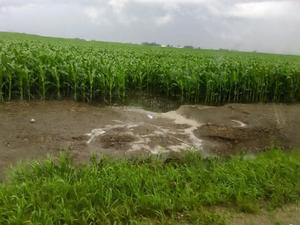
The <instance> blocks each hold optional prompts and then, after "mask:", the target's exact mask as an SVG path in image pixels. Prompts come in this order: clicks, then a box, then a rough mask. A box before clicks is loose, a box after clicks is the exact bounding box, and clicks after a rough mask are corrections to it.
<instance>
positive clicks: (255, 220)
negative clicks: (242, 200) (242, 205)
mask: <svg viewBox="0 0 300 225" xmlns="http://www.w3.org/2000/svg"><path fill="white" fill-rule="evenodd" d="M226 211H227V213H228V209H225V210H224V211H223V213H222V214H223V215H224V212H226ZM228 214H229V216H228V217H229V218H228V224H231V225H299V224H300V216H299V215H300V206H299V205H288V206H284V207H282V208H279V209H276V210H271V211H267V210H262V211H260V212H259V213H257V214H249V213H236V212H231V213H228Z"/></svg>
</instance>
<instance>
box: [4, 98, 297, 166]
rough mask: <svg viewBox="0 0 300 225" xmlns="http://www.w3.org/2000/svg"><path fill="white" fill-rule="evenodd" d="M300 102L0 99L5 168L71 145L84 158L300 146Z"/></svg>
mask: <svg viewBox="0 0 300 225" xmlns="http://www.w3.org/2000/svg"><path fill="white" fill-rule="evenodd" d="M299 127H300V105H299V104H298V105H283V104H277V105H276V104H249V105H246V104H230V105H225V106H220V107H211V106H201V105H191V106H189V105H185V106H181V107H179V108H178V109H177V110H175V111H169V112H165V113H157V112H151V111H147V110H144V109H141V108H136V107H107V106H106V107H104V106H91V105H87V104H83V103H77V102H72V101H49V102H30V103H25V102H22V103H20V102H11V103H3V104H1V105H0V169H1V170H2V169H5V168H7V167H8V166H9V165H13V164H15V163H16V162H18V161H19V160H29V159H39V158H44V157H45V156H46V155H47V154H54V155H55V154H58V153H59V152H60V151H62V150H68V151H69V152H70V153H71V155H72V156H73V157H74V159H76V160H78V161H83V160H88V159H89V158H90V156H91V155H93V154H105V155H113V156H116V157H140V156H149V155H153V154H171V153H180V152H182V151H186V150H190V149H193V150H195V151H199V152H200V153H201V154H203V155H204V156H210V155H228V154H234V153H238V152H240V151H244V152H251V153H252V152H254V153H256V152H259V151H263V150H264V149H266V148H267V147H269V146H272V145H276V146H281V147H284V148H300V129H299Z"/></svg>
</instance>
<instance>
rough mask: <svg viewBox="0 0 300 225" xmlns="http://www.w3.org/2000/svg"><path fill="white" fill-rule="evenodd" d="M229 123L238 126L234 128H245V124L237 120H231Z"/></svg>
mask: <svg viewBox="0 0 300 225" xmlns="http://www.w3.org/2000/svg"><path fill="white" fill-rule="evenodd" d="M231 121H232V122H234V123H237V124H238V126H235V127H247V124H245V123H243V122H242V121H239V120H231Z"/></svg>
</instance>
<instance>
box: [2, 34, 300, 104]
mask: <svg viewBox="0 0 300 225" xmlns="http://www.w3.org/2000/svg"><path fill="white" fill-rule="evenodd" d="M131 93H145V94H149V95H153V94H155V95H158V96H164V97H168V98H170V99H175V100H178V101H181V102H189V103H205V104H223V103H230V102H245V103H250V102H297V101H299V100H300V57H297V56H280V55H271V54H256V53H239V52H225V51H209V50H191V49H172V48H159V47H146V46H137V45H125V44H107V43H102V42H83V41H75V40H69V41H68V40H59V39H57V40H56V39H50V38H49V40H48V39H46V38H45V39H34V38H28V39H15V40H13V39H11V38H10V40H8V39H5V38H2V39H1V38H0V101H10V100H15V99H20V100H33V99H35V100H36V99H41V100H46V99H63V98H73V99H74V100H78V101H86V102H93V101H101V102H107V103H113V102H122V101H125V100H126V98H128V97H129V96H130V94H131Z"/></svg>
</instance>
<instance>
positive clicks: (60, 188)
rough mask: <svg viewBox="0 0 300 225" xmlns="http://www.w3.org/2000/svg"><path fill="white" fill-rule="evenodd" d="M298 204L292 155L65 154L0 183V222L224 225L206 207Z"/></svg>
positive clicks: (299, 186)
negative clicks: (80, 161)
mask: <svg viewBox="0 0 300 225" xmlns="http://www.w3.org/2000/svg"><path fill="white" fill-rule="evenodd" d="M299 200H300V153H299V152H291V153H284V152H283V151H281V150H276V149H273V150H271V151H269V152H266V153H262V154H259V155H257V157H256V158H255V159H252V160H246V159H245V158H244V157H243V156H234V157H231V158H227V159H224V158H214V159H202V158H201V157H200V156H199V155H196V154H188V155H186V156H185V157H183V158H182V159H178V160H169V161H163V160H160V159H155V160H146V161H126V160H112V159H99V160H96V159H92V160H91V162H90V163H89V164H85V165H81V166H74V164H73V163H72V160H71V159H70V157H68V156H65V155H64V156H61V157H60V158H59V160H53V159H48V160H45V161H43V162H33V163H31V164H27V165H20V166H18V167H17V168H16V169H14V170H13V171H12V172H11V173H10V175H9V176H8V177H7V179H6V180H5V181H4V182H2V183H1V185H0V224H43V225H47V224H80V225H81V224H203V225H206V224H216V225H218V224H220V225H221V224H225V220H224V218H223V217H222V215H218V213H216V212H215V211H214V210H213V208H214V207H218V206H222V207H224V206H225V207H234V208H236V209H237V210H240V211H243V212H248V213H255V212H256V211H257V210H259V209H260V208H261V207H262V206H264V207H266V206H267V207H268V208H274V207H279V206H282V205H284V204H287V203H297V202H298V201H299Z"/></svg>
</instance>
